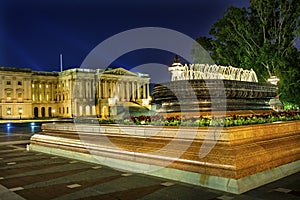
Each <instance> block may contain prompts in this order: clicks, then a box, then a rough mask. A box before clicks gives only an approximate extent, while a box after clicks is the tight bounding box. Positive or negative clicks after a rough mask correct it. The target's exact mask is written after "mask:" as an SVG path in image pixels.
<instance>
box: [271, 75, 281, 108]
mask: <svg viewBox="0 0 300 200" xmlns="http://www.w3.org/2000/svg"><path fill="white" fill-rule="evenodd" d="M268 81H269V82H270V83H271V84H273V85H275V86H277V83H278V82H279V81H280V79H279V78H277V77H276V76H271V77H270V78H269V79H268ZM269 104H270V106H271V107H272V108H273V110H275V111H279V110H281V109H282V108H283V106H282V103H281V101H280V100H279V97H278V88H277V87H276V96H275V98H273V99H270V102H269Z"/></svg>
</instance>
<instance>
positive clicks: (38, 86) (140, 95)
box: [0, 67, 150, 119]
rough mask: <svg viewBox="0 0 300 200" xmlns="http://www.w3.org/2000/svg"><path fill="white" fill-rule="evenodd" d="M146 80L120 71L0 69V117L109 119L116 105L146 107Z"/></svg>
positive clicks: (147, 83)
mask: <svg viewBox="0 0 300 200" xmlns="http://www.w3.org/2000/svg"><path fill="white" fill-rule="evenodd" d="M149 79H150V78H149V76H148V75H147V74H139V73H133V72H130V71H127V70H125V69H123V68H117V69H109V70H102V69H82V68H74V69H69V70H65V71H62V72H37V71H33V70H31V69H28V68H10V67H0V94H1V95H0V118H1V119H28V118H47V117H66V118H69V117H75V116H98V117H109V116H110V115H115V114H117V111H116V110H115V109H113V108H115V107H117V106H120V105H126V104H128V103H131V104H136V105H140V106H147V105H148V102H149V96H150V92H149Z"/></svg>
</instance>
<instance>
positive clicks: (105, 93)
mask: <svg viewBox="0 0 300 200" xmlns="http://www.w3.org/2000/svg"><path fill="white" fill-rule="evenodd" d="M103 85H104V87H103V90H104V98H105V99H106V98H107V81H106V80H104V83H103Z"/></svg>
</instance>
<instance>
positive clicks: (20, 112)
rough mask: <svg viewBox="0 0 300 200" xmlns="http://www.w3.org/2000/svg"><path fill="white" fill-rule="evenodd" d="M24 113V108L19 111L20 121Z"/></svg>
mask: <svg viewBox="0 0 300 200" xmlns="http://www.w3.org/2000/svg"><path fill="white" fill-rule="evenodd" d="M22 113H23V110H22V108H21V109H19V115H20V119H22Z"/></svg>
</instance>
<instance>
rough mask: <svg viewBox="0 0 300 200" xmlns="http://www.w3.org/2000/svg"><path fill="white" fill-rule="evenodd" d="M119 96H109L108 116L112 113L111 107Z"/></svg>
mask: <svg viewBox="0 0 300 200" xmlns="http://www.w3.org/2000/svg"><path fill="white" fill-rule="evenodd" d="M116 102H117V97H112V98H108V117H110V115H111V107H112V106H114V105H116Z"/></svg>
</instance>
